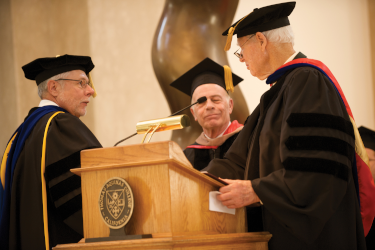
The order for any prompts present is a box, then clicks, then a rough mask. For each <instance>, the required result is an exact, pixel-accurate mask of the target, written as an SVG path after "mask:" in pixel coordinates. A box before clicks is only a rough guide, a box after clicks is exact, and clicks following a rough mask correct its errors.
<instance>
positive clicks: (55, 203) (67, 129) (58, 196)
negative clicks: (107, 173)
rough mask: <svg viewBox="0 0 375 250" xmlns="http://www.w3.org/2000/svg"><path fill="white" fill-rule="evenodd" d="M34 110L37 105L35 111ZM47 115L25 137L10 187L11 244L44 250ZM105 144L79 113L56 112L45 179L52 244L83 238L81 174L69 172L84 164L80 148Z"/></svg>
mask: <svg viewBox="0 0 375 250" xmlns="http://www.w3.org/2000/svg"><path fill="white" fill-rule="evenodd" d="M32 111H34V109H33V110H32ZM52 114H53V113H48V114H47V115H45V116H43V117H42V118H41V119H40V120H39V122H38V123H37V124H36V125H35V127H34V128H33V130H32V132H31V134H30V135H29V136H28V138H27V140H26V141H25V144H24V147H23V150H22V152H21V154H20V156H19V158H18V160H17V164H16V167H15V170H14V175H13V183H12V189H11V202H10V214H9V220H10V223H9V249H30V247H31V246H32V247H33V249H44V248H45V240H44V237H45V235H44V227H43V211H42V210H43V203H42V185H41V157H42V143H43V134H44V130H45V127H46V124H47V121H48V119H49V118H50V117H51V115H52ZM97 147H101V145H100V143H99V142H98V140H97V139H96V138H95V136H94V135H93V134H92V133H91V131H90V130H89V129H88V128H87V127H86V126H85V125H84V124H83V123H82V122H81V121H80V120H79V119H78V118H77V117H75V116H73V115H71V114H69V113H62V114H58V115H57V116H56V117H54V118H53V119H52V122H51V124H50V126H49V129H48V133H47V143H46V164H45V165H46V168H45V174H44V176H45V180H46V186H47V208H48V231H49V242H50V247H51V248H52V247H54V246H56V244H57V243H59V244H62V243H73V242H78V241H79V240H80V239H81V238H82V237H83V222H82V198H81V179H80V177H79V176H76V175H74V174H73V173H71V172H70V169H72V168H77V167H79V166H80V151H81V150H83V149H90V148H97Z"/></svg>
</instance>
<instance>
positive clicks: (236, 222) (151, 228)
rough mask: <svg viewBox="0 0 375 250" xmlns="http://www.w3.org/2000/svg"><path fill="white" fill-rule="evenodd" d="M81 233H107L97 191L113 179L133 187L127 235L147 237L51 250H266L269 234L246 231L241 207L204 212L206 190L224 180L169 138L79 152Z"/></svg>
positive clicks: (90, 235)
mask: <svg viewBox="0 0 375 250" xmlns="http://www.w3.org/2000/svg"><path fill="white" fill-rule="evenodd" d="M72 172H73V173H75V174H77V175H80V176H81V179H82V211H83V225H84V237H85V239H88V238H98V237H108V236H109V233H110V230H109V228H108V226H107V225H106V224H105V223H104V221H103V219H102V218H101V215H100V213H99V205H98V201H99V194H100V190H101V189H102V187H103V184H104V183H105V182H106V181H107V180H108V179H110V178H112V177H120V178H123V179H125V180H126V181H127V182H128V184H129V185H130V187H131V189H132V190H133V194H134V210H133V215H132V217H131V219H130V221H129V222H128V224H127V225H126V226H125V232H126V234H127V235H143V234H152V238H149V239H137V240H119V241H104V242H95V243H85V241H84V239H83V240H82V241H81V242H79V243H75V244H64V245H57V246H56V247H55V248H54V249H215V250H218V249H257V250H258V249H259V250H260V249H262V250H263V249H264V250H265V249H268V246H267V243H268V241H269V239H270V238H271V235H270V234H269V233H267V232H259V233H247V232H246V231H247V229H246V227H247V224H246V215H245V209H244V208H241V209H236V214H235V215H231V214H225V213H219V212H212V211H209V208H208V207H209V197H208V193H209V192H210V191H217V190H218V189H219V188H220V187H221V186H223V184H221V183H219V182H217V181H215V180H214V179H211V178H210V177H208V176H206V175H204V174H202V173H200V172H199V171H197V170H196V169H194V168H193V167H192V166H191V164H190V162H189V161H188V160H187V159H186V157H185V155H184V153H183V152H182V150H181V148H180V147H179V146H178V145H177V144H176V143H174V142H172V141H166V142H156V143H149V144H137V145H131V146H123V147H111V148H101V149H92V150H84V151H82V152H81V168H79V169H73V170H72Z"/></svg>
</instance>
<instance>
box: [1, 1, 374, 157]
mask: <svg viewBox="0 0 375 250" xmlns="http://www.w3.org/2000/svg"><path fill="white" fill-rule="evenodd" d="M277 2H278V1H271V0H252V1H248V0H242V1H240V4H239V7H238V10H237V13H236V16H235V18H234V19H235V20H237V19H239V18H241V17H242V16H244V15H246V14H248V13H249V12H250V11H251V10H252V9H253V8H255V7H261V6H264V5H268V4H273V3H277ZM163 5H164V1H163V0H137V1H133V0H87V1H84V0H80V1H75V0H64V1H59V0H27V1H26V0H23V1H21V0H13V1H10V0H1V1H0V25H1V26H0V27H2V28H1V29H0V79H1V81H0V97H1V101H0V105H1V106H0V112H1V113H0V115H1V116H0V117H1V118H0V127H1V132H0V152H3V150H4V147H5V143H6V141H7V140H8V139H9V136H10V134H11V133H12V132H13V130H14V129H16V127H17V125H18V124H20V123H21V122H22V120H23V118H24V116H25V115H26V114H27V111H28V110H29V109H30V108H31V107H33V106H36V105H37V104H38V102H39V99H38V96H37V94H36V86H35V83H33V82H31V81H29V80H27V79H25V78H24V77H23V72H22V70H21V66H22V65H24V64H26V63H28V62H30V61H31V60H34V59H35V58H38V57H45V56H55V55H56V54H66V53H68V54H82V55H90V56H92V58H93V61H94V64H95V65H96V67H95V69H94V71H93V78H94V81H95V86H96V88H97V91H98V97H97V98H95V99H94V100H93V101H92V102H90V104H89V109H88V113H89V115H88V116H87V117H85V118H84V119H83V120H84V122H85V123H86V124H88V126H89V127H90V128H91V129H92V130H93V132H94V133H95V134H96V135H97V137H98V139H99V141H100V142H101V143H102V144H103V146H112V145H113V144H114V143H115V142H117V141H118V140H120V139H122V138H124V137H126V136H128V135H130V134H132V133H134V132H135V124H136V123H137V122H138V121H141V120H148V119H153V118H159V117H165V116H168V115H169V113H170V111H169V108H168V106H167V102H166V101H165V99H164V96H163V93H162V91H161V89H160V87H159V85H158V83H157V80H156V77H155V75H154V72H153V69H152V64H151V44H152V39H153V36H154V31H155V29H156V26H157V23H158V21H159V17H160V15H161V12H162V10H163V7H164V6H163ZM197 8H199V6H197ZM290 20H291V23H292V27H293V29H294V32H295V37H296V40H295V42H296V48H297V49H298V50H301V51H302V52H303V53H305V54H306V55H308V56H309V57H310V58H314V59H318V60H321V61H322V62H324V63H325V64H326V65H327V66H328V67H329V68H330V69H331V71H332V72H333V74H334V75H335V76H336V78H337V80H338V81H339V83H340V84H341V86H342V88H343V90H344V92H345V94H346V97H347V99H348V101H349V103H350V105H351V107H352V111H353V113H354V116H355V119H356V121H357V124H358V125H366V126H368V127H369V128H372V129H375V124H374V107H373V106H374V105H373V103H374V98H373V87H372V73H371V56H370V37H369V36H370V35H369V15H368V7H367V1H366V0H356V1H353V0H314V1H311V0H297V6H296V9H295V11H294V12H293V13H292V15H291V17H290ZM223 39H225V38H223ZM235 44H236V41H234V42H233V45H235ZM235 47H236V46H232V50H233V51H230V52H228V59H229V62H230V65H231V67H232V69H233V71H234V72H235V73H237V74H238V75H240V76H241V77H243V78H245V81H244V82H242V83H241V84H240V86H241V89H242V90H243V93H244V95H245V98H246V99H247V102H248V105H249V108H250V110H253V109H254V108H255V106H256V105H257V104H258V102H259V98H260V96H261V94H262V93H263V92H264V91H266V90H267V89H268V86H266V84H265V83H263V82H261V81H259V80H257V79H255V78H253V77H252V76H251V75H250V73H249V71H247V70H246V67H245V66H244V65H242V64H241V63H239V61H238V60H237V59H236V57H235V56H234V55H233V52H234V50H235ZM176 63H178V62H176ZM170 135H171V133H170V132H163V133H158V134H155V135H154V137H153V141H160V140H168V139H169V138H170ZM140 140H141V136H140V135H138V136H136V137H135V138H133V139H130V140H129V141H127V142H125V143H123V144H122V145H125V144H134V143H139V142H140Z"/></svg>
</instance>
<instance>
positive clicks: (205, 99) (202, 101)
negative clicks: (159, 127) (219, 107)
mask: <svg viewBox="0 0 375 250" xmlns="http://www.w3.org/2000/svg"><path fill="white" fill-rule="evenodd" d="M205 101H207V97H205V96H202V97H201V98H199V99H198V100H197V101H196V102H194V103H193V104H191V105H189V106H187V107H186V108H183V109H181V110H179V111H177V112H175V113H173V114H171V115H170V116H174V115H177V114H179V113H181V112H182V111H184V110H185V109H188V108H190V107H191V106H194V105H195V104H198V103H199V104H201V103H204V102H205ZM170 116H169V117H170ZM136 134H137V132H136V133H134V134H132V135H130V136H128V137H126V138H125V139H122V140H121V141H119V142H117V143H116V144H115V145H114V147H116V146H117V145H118V144H120V143H121V142H123V141H126V140H127V139H130V138H132V137H133V136H135V135H136Z"/></svg>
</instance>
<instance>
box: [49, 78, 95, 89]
mask: <svg viewBox="0 0 375 250" xmlns="http://www.w3.org/2000/svg"><path fill="white" fill-rule="evenodd" d="M60 80H65V81H75V82H79V83H78V84H79V85H80V86H81V88H83V89H85V88H86V87H87V85H89V86H90V87H91V85H90V82H86V80H74V79H62V78H60V79H57V80H55V81H60Z"/></svg>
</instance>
